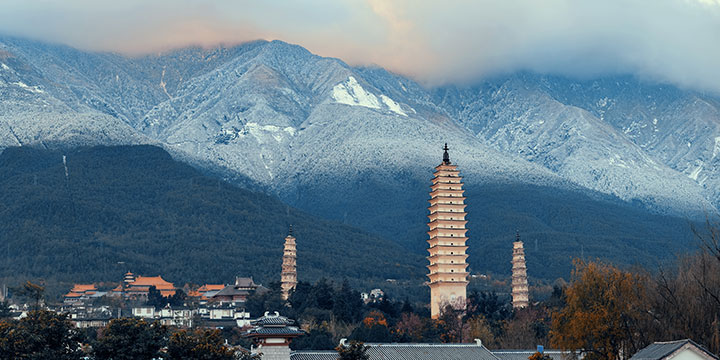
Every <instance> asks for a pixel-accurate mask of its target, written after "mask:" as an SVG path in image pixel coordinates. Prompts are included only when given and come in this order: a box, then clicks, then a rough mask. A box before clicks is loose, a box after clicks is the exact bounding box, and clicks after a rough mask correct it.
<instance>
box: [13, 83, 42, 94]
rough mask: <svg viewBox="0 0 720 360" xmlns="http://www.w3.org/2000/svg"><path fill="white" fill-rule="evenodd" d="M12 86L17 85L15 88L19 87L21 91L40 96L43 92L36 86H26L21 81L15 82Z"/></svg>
mask: <svg viewBox="0 0 720 360" xmlns="http://www.w3.org/2000/svg"><path fill="white" fill-rule="evenodd" d="M12 84H13V85H17V86H19V87H21V88H22V89H23V90H27V91H29V92H31V93H36V94H42V93H44V92H45V91H43V90H42V89H40V88H39V87H38V86H28V85H27V84H25V83H24V82H22V81H17V82H14V83H12Z"/></svg>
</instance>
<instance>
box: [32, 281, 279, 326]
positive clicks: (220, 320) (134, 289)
mask: <svg viewBox="0 0 720 360" xmlns="http://www.w3.org/2000/svg"><path fill="white" fill-rule="evenodd" d="M151 289H155V290H156V291H157V292H158V293H159V294H160V295H161V296H162V298H163V299H168V302H167V303H166V304H163V305H161V306H160V307H158V306H155V305H149V304H147V302H148V300H149V294H150V292H151ZM178 291H182V292H183V293H184V294H186V297H185V298H184V299H183V301H182V304H171V303H170V299H171V298H172V297H173V296H174V295H176V294H177V293H178ZM267 291H269V290H268V289H267V288H265V287H263V286H262V285H260V284H256V283H255V282H254V281H253V279H252V278H251V277H236V278H235V282H234V283H233V284H204V285H201V286H199V287H193V286H191V285H189V284H186V285H185V286H183V287H182V288H177V287H176V286H175V285H174V284H173V283H171V282H168V281H166V280H165V279H163V278H162V276H138V275H135V274H133V273H131V272H128V273H126V274H125V276H124V278H123V281H122V282H121V284H120V285H118V286H116V287H114V288H112V289H109V290H105V291H101V290H99V286H98V285H97V284H75V285H74V286H73V287H72V289H70V291H69V292H68V293H67V294H65V295H64V296H63V303H62V305H61V306H60V307H59V308H57V309H56V310H57V311H59V312H62V313H67V314H68V315H69V317H70V319H71V320H72V321H73V322H74V323H75V324H76V325H77V326H78V327H81V328H85V327H102V326H105V325H106V324H107V323H108V322H109V321H110V320H111V319H113V318H119V317H127V316H133V317H139V318H146V319H153V320H158V321H159V322H160V323H161V324H163V325H170V326H179V327H190V326H195V325H202V326H205V327H211V328H226V327H243V326H247V325H249V324H250V314H249V313H248V312H247V311H245V308H244V304H245V301H247V299H248V297H249V296H251V295H253V294H255V293H258V292H260V293H263V292H267ZM18 316H21V315H19V314H18Z"/></svg>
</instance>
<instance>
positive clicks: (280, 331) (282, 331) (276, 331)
mask: <svg viewBox="0 0 720 360" xmlns="http://www.w3.org/2000/svg"><path fill="white" fill-rule="evenodd" d="M247 334H248V335H250V336H252V335H303V334H305V332H304V331H302V330H300V329H298V328H296V327H294V326H289V327H277V328H276V327H264V328H257V329H252V330H249V331H248V332H247Z"/></svg>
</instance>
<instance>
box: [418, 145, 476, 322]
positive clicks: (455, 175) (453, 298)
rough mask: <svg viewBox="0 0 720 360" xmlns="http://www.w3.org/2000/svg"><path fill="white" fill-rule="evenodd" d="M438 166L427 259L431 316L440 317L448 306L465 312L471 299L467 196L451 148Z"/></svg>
mask: <svg viewBox="0 0 720 360" xmlns="http://www.w3.org/2000/svg"><path fill="white" fill-rule="evenodd" d="M443 150H444V151H445V152H444V153H443V161H442V163H441V164H440V165H438V166H436V167H435V173H434V177H433V179H432V186H431V187H430V189H431V190H432V191H431V192H430V200H429V202H430V207H428V210H430V215H428V218H429V222H428V227H430V231H428V235H429V236H430V240H428V244H429V248H428V252H429V253H430V254H429V256H428V257H427V259H428V261H429V262H430V264H429V265H428V270H429V274H428V277H429V278H430V282H429V285H430V313H431V315H432V317H433V318H437V317H438V316H439V315H440V312H441V311H442V308H443V307H445V306H446V305H451V306H453V307H454V308H455V309H465V298H466V296H467V285H468V280H467V276H468V272H467V266H468V265H467V262H466V260H467V257H468V256H467V254H466V251H467V248H468V247H467V246H466V245H465V242H466V241H467V239H468V238H467V237H466V232H467V229H466V228H465V224H467V221H466V220H465V215H466V212H465V206H466V205H465V197H464V196H463V194H464V192H465V190H463V183H462V177H461V176H460V171H459V170H458V169H457V165H454V164H452V163H451V162H450V155H449V154H448V150H449V149H448V146H447V144H445V147H444V148H443Z"/></svg>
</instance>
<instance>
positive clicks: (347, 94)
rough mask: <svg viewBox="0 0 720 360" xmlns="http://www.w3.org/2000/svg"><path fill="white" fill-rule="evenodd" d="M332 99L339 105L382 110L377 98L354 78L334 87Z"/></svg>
mask: <svg viewBox="0 0 720 360" xmlns="http://www.w3.org/2000/svg"><path fill="white" fill-rule="evenodd" d="M332 98H333V99H334V100H335V101H336V102H337V103H339V104H345V105H350V106H364V107H368V108H371V109H380V102H378V99H377V97H375V95H373V94H371V93H369V92H368V91H367V90H365V89H364V88H363V87H362V86H361V85H360V84H359V83H358V82H357V80H355V78H354V77H352V76H350V77H349V78H348V80H347V81H345V82H344V83H340V84H337V85H335V87H333V92H332Z"/></svg>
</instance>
